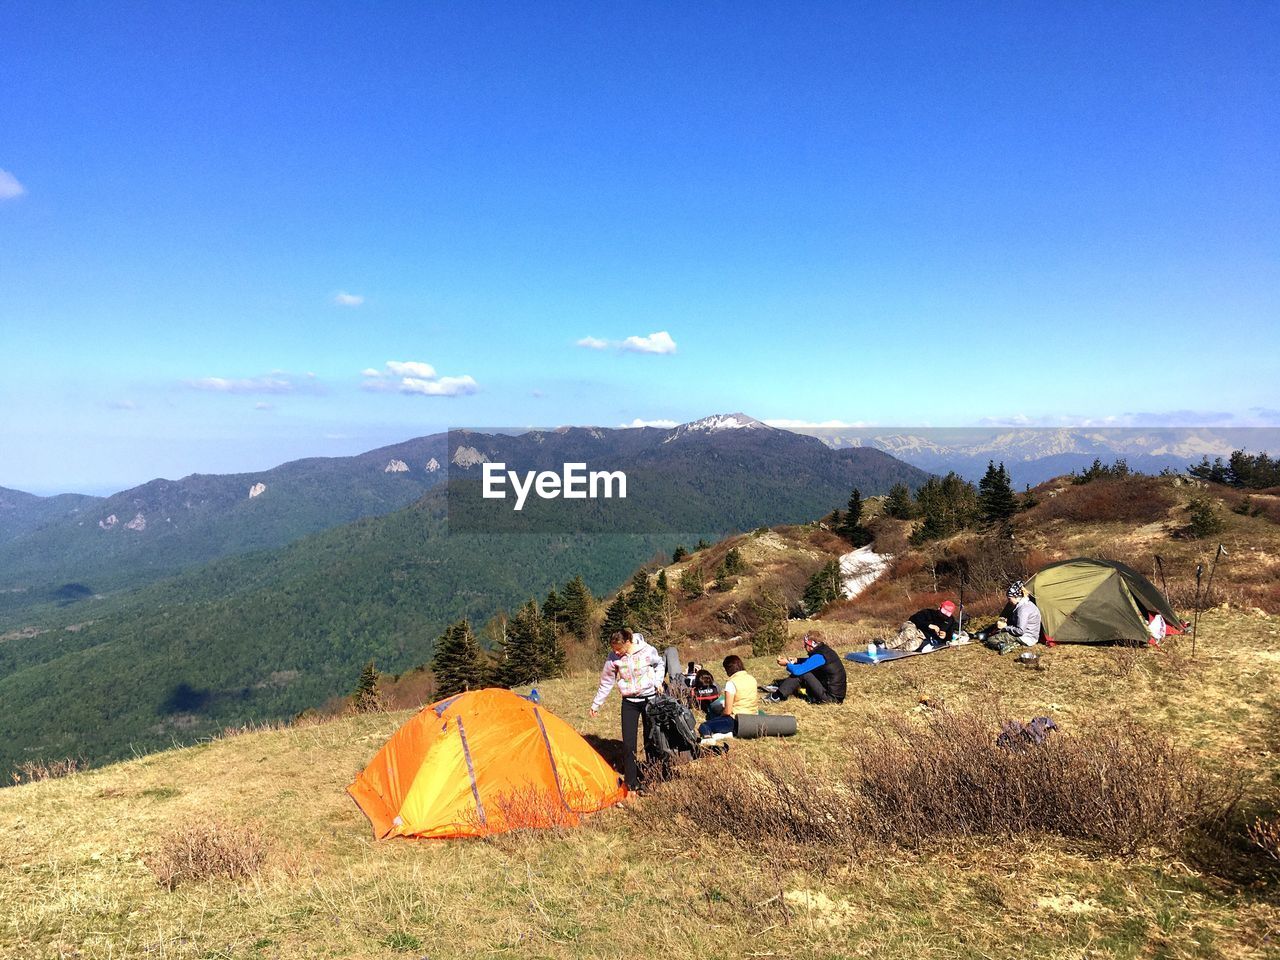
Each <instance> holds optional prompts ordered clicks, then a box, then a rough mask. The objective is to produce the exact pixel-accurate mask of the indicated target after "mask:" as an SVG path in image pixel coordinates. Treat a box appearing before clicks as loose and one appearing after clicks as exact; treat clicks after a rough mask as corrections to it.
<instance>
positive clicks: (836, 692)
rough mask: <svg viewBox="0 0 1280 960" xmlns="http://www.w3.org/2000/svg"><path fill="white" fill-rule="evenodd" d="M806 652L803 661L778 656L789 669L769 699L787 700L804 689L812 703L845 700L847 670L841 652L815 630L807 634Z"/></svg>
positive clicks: (780, 663) (781, 665)
mask: <svg viewBox="0 0 1280 960" xmlns="http://www.w3.org/2000/svg"><path fill="white" fill-rule="evenodd" d="M804 652H805V658H804V659H803V660H800V661H797V660H796V659H795V658H794V657H791V658H788V657H778V666H780V667H786V668H787V677H786V679H785V680H782V681H781V682H779V683H778V690H777V692H776V693H774V694H772V695H771V696H770V698H769V699H770V700H771V701H774V702H777V701H782V700H786V699H787V697H790V696H792V695H793V694H794V693H795V692H796V691H797V690H799V689H801V688H803V689H804V692H805V695H806V696H807V697H808V698H809V702H810V703H813V704H818V703H844V694H845V672H844V664H843V663H841V662H840V655H839V654H838V653H836V652H835V651H834V650H832V649H831V647H829V646H828V645H827V643H826V641H824V640H823V638H822V634H820V633H818V631H816V630H811V631H809V632H808V633H806V634H805V635H804Z"/></svg>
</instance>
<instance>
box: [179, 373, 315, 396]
mask: <svg viewBox="0 0 1280 960" xmlns="http://www.w3.org/2000/svg"><path fill="white" fill-rule="evenodd" d="M186 385H187V386H188V387H190V388H191V389H193V390H206V391H209V392H211V393H292V392H293V391H294V390H295V389H296V388H295V385H294V383H293V381H292V380H291V379H290V378H289V376H288V375H287V374H282V373H269V374H266V375H264V376H261V377H245V378H242V379H232V378H228V377H201V378H200V379H198V380H187V381H186Z"/></svg>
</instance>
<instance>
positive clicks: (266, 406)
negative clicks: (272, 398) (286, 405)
mask: <svg viewBox="0 0 1280 960" xmlns="http://www.w3.org/2000/svg"><path fill="white" fill-rule="evenodd" d="M275 408H276V405H275V404H274V403H266V402H264V401H261V400H259V401H258V402H257V403H255V404H254V405H253V409H255V410H274V409H275Z"/></svg>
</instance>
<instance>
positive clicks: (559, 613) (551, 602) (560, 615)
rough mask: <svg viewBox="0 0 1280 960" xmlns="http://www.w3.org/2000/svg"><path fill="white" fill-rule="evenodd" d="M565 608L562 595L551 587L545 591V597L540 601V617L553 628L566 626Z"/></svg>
mask: <svg viewBox="0 0 1280 960" xmlns="http://www.w3.org/2000/svg"><path fill="white" fill-rule="evenodd" d="M565 612H566V608H565V600H564V597H562V596H560V594H559V593H557V592H556V588H555V587H552V588H551V590H550V592H548V593H547V599H545V600H543V601H542V619H543V620H546V621H547V623H549V624H551V626H552V628H553V629H559V628H561V627H565V628H566V629H567V627H566V620H567V618H566V615H565Z"/></svg>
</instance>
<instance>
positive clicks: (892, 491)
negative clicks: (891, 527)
mask: <svg viewBox="0 0 1280 960" xmlns="http://www.w3.org/2000/svg"><path fill="white" fill-rule="evenodd" d="M915 512H916V505H915V503H914V501H912V499H911V489H910V488H909V487H908V486H907V485H906V484H905V483H895V484H894V485H893V486H892V487H890V488H889V496H888V497H886V498H885V501H884V513H885V516H887V517H893V518H894V519H895V520H910V519H911V518H912V517H914V516H915Z"/></svg>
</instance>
